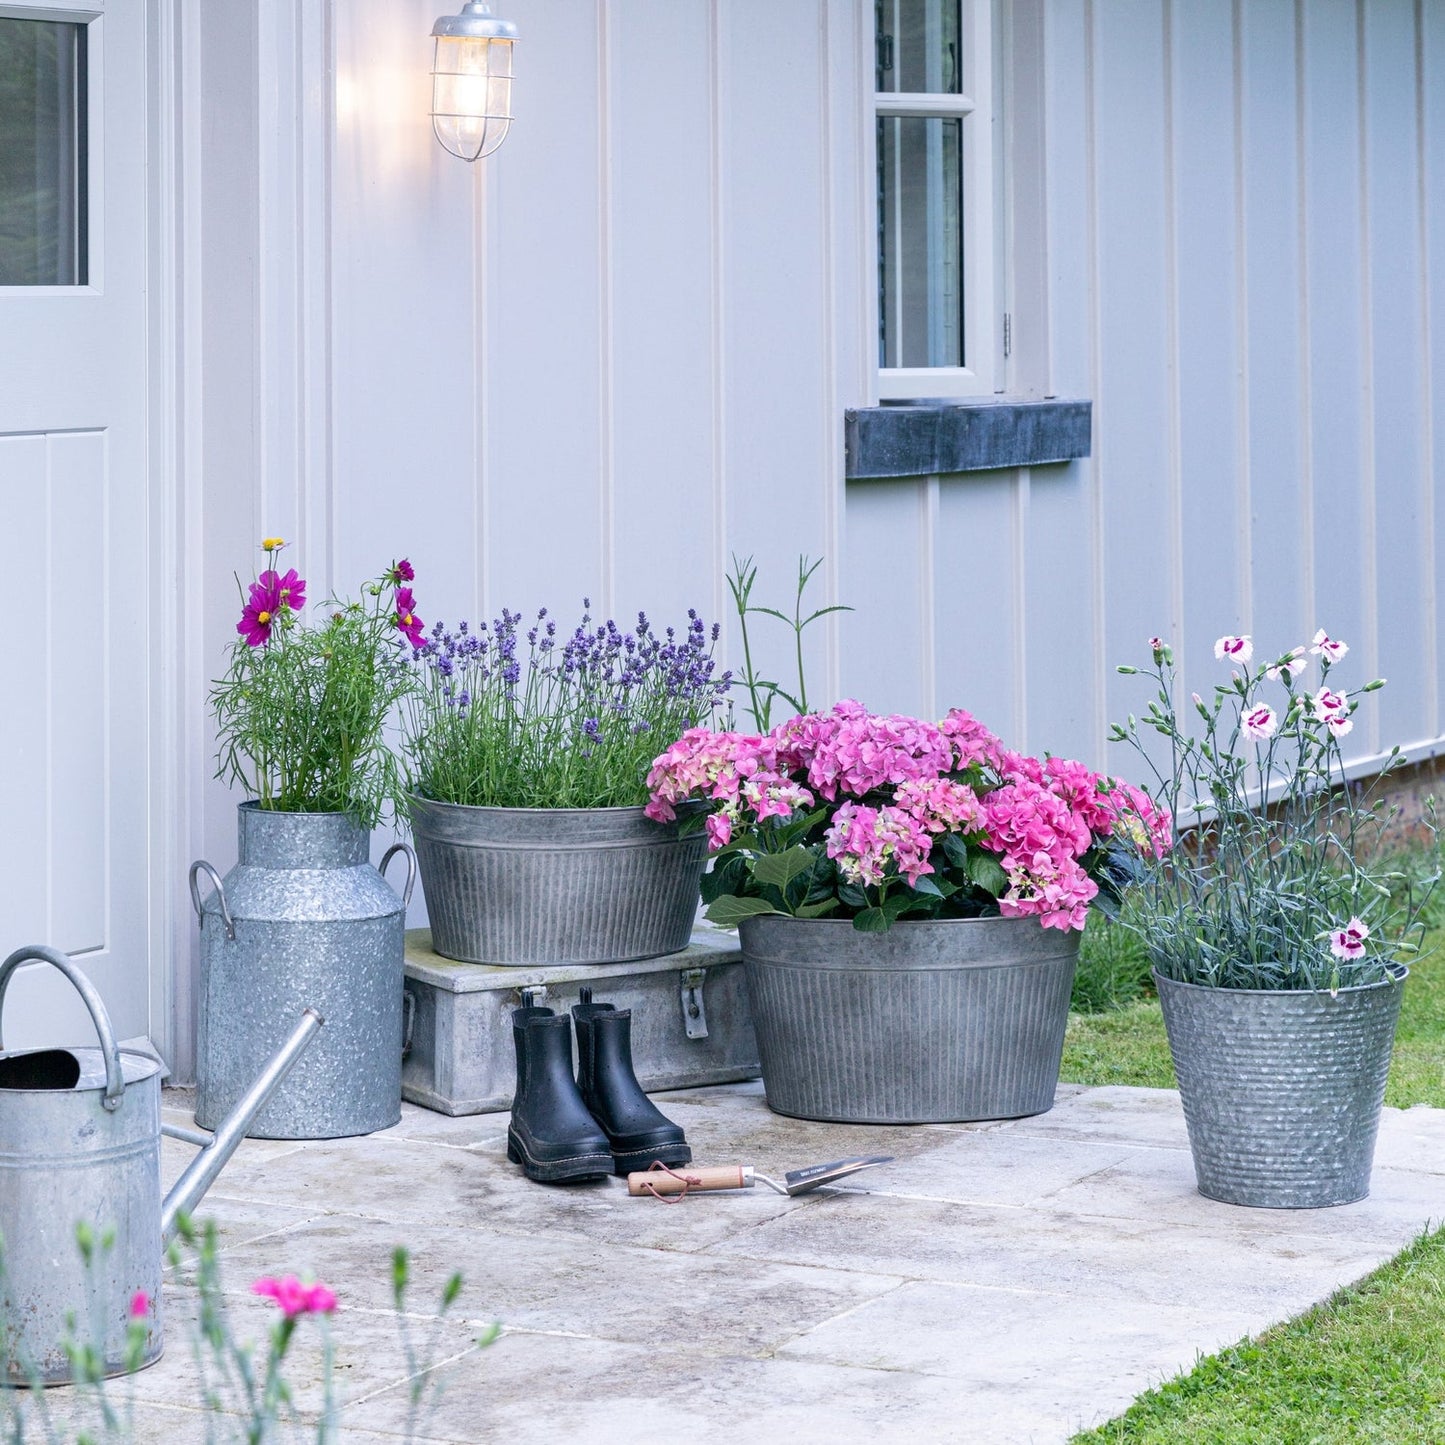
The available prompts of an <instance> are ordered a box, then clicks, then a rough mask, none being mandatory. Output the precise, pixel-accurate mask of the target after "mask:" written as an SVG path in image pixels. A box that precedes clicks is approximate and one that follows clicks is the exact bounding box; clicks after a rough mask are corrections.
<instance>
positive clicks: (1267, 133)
mask: <svg viewBox="0 0 1445 1445" xmlns="http://www.w3.org/2000/svg"><path fill="white" fill-rule="evenodd" d="M1045 19H1046V26H1045V61H1044V65H1045V76H1044V86H1043V91H1044V103H1045V106H1046V116H1045V135H1046V141H1045V145H1044V161H1045V166H1046V177H1045V193H1046V196H1047V237H1046V248H1047V258H1048V268H1049V322H1050V332H1049V336H1048V339H1047V340H1048V348H1049V354H1050V360H1051V383H1050V386H1049V391H1050V392H1052V393H1054V394H1057V395H1061V396H1082V397H1089V398H1091V399H1092V400H1093V402H1094V408H1095V410H1094V454H1093V456H1092V457H1091V458H1089V459H1087V460H1084V461H1081V462H1078V463H1074V464H1071V465H1068V466H1052V467H1039V468H1034V469H1033V470H1032V471H1021V472H997V473H981V474H974V475H971V476H960V477H944V478H931V479H926V480H923V481H916V480H899V481H895V482H882V483H866V484H854V485H852V486H850V487H849V489H848V494H847V495H848V502H847V537H848V550H847V567H846V570H845V573H844V576H843V579H842V593H843V598H844V600H845V601H847V602H850V603H852V604H854V605H855V606H856V607H858V608H859V609H860V613H859V614H858V617H857V619H856V620H854V619H850V622H849V627H851V628H852V629H854V632H853V635H854V636H862V637H866V639H867V645H866V646H864V647H862V648H859V649H858V651H857V652H856V653H850V654H849V655H848V656H846V657H845V660H844V678H845V682H846V683H847V685H848V686H849V687H851V688H852V689H854V690H856V691H858V692H860V693H863V692H865V691H867V692H868V694H869V700H870V701H872V702H873V703H874V704H875V705H886V706H895V705H896V706H899V707H906V708H915V707H918V708H922V709H923V710H925V711H929V712H936V711H939V710H941V709H943V708H945V707H947V706H949V705H951V704H962V705H964V706H967V707H970V708H972V709H973V710H975V711H976V712H978V713H979V715H980V716H981V717H983V718H984V719H985V720H986V721H988V722H989V723H990V724H991V725H993V726H994V727H996V728H998V729H999V730H1001V731H1007V732H1009V733H1011V735H1012V736H1014V737H1017V738H1021V739H1023V740H1024V742H1025V743H1026V745H1027V746H1028V747H1029V748H1031V749H1044V748H1047V749H1051V750H1054V751H1059V752H1066V753H1072V754H1075V755H1079V756H1082V757H1085V758H1087V759H1089V760H1091V761H1093V762H1096V763H1112V764H1113V766H1115V767H1116V768H1122V767H1126V766H1127V763H1128V759H1127V758H1126V757H1125V756H1122V755H1119V754H1117V753H1114V754H1111V752H1110V750H1108V749H1107V748H1106V746H1105V735H1106V731H1107V725H1108V723H1109V721H1111V720H1122V718H1123V716H1124V714H1125V713H1127V712H1129V711H1131V710H1132V711H1138V710H1139V708H1140V706H1141V703H1142V701H1143V694H1142V690H1141V688H1140V687H1139V685H1138V682H1137V680H1134V679H1128V678H1120V677H1118V676H1116V675H1115V674H1114V671H1113V669H1114V665H1115V664H1117V663H1121V662H1140V661H1144V660H1145V659H1146V657H1147V646H1146V640H1147V638H1148V637H1149V636H1150V635H1151V634H1153V633H1161V634H1163V635H1165V636H1167V637H1169V638H1170V639H1171V640H1172V641H1173V643H1174V645H1175V648H1176V651H1177V653H1178V655H1179V657H1180V659H1181V662H1182V670H1183V686H1184V689H1185V694H1186V695H1187V692H1188V691H1190V690H1194V689H1198V690H1200V691H1203V692H1206V693H1207V692H1208V691H1209V688H1210V686H1211V685H1212V684H1213V683H1214V682H1215V681H1217V680H1219V669H1218V665H1217V664H1215V662H1214V660H1213V656H1212V647H1211V644H1212V643H1213V640H1214V639H1215V638H1216V637H1217V636H1219V635H1220V634H1222V633H1225V632H1235V631H1247V632H1250V633H1252V634H1253V635H1254V636H1255V637H1256V639H1257V640H1258V642H1259V644H1260V646H1261V647H1262V648H1268V649H1274V648H1280V649H1283V648H1284V647H1286V646H1289V645H1291V644H1293V643H1295V642H1298V641H1304V640H1307V638H1308V636H1309V635H1310V634H1311V633H1312V632H1313V631H1314V629H1315V627H1317V626H1321V625H1323V626H1325V627H1327V628H1329V630H1330V631H1331V632H1332V633H1333V634H1334V635H1336V636H1340V637H1343V638H1345V639H1347V640H1348V641H1349V642H1350V644H1351V646H1352V649H1353V650H1352V653H1351V656H1350V658H1349V660H1348V665H1347V668H1346V669H1345V670H1344V675H1346V676H1348V677H1349V678H1350V679H1351V680H1352V681H1356V682H1363V681H1365V680H1366V679H1367V678H1368V677H1370V676H1375V675H1380V676H1385V677H1387V678H1388V679H1389V682H1390V685H1389V687H1388V688H1387V689H1386V690H1385V691H1384V692H1383V693H1381V694H1379V695H1378V696H1377V697H1376V698H1375V699H1374V700H1373V701H1372V702H1371V703H1370V704H1369V705H1368V706H1367V707H1366V708H1365V709H1364V712H1363V714H1362V718H1363V719H1364V721H1362V725H1361V726H1360V727H1359V728H1358V729H1357V731H1356V733H1355V735H1354V737H1353V738H1352V739H1351V742H1352V743H1353V744H1354V747H1353V749H1352V752H1353V754H1354V755H1355V756H1356V757H1358V758H1360V759H1362V760H1363V759H1366V758H1368V757H1369V756H1371V755H1374V754H1377V753H1379V752H1381V751H1383V750H1387V749H1388V748H1389V747H1390V746H1392V745H1394V744H1400V745H1402V746H1406V747H1414V748H1416V749H1417V750H1418V751H1419V752H1421V753H1428V752H1432V751H1434V744H1435V742H1436V740H1437V739H1438V738H1439V736H1440V734H1441V730H1442V722H1441V717H1440V703H1441V698H1440V688H1441V677H1440V664H1441V636H1440V599H1439V595H1438V584H1437V575H1438V561H1437V559H1438V557H1439V555H1440V523H1441V519H1440V518H1439V517H1438V516H1437V510H1438V508H1437V503H1436V496H1437V493H1438V491H1439V488H1440V485H1441V481H1442V471H1441V467H1442V461H1441V458H1440V456H1439V455H1438V452H1437V447H1436V444H1435V439H1434V427H1433V420H1432V414H1433V409H1434V407H1435V405H1436V404H1438V402H1439V399H1440V395H1441V379H1442V376H1445V361H1442V360H1441V359H1440V358H1441V347H1442V346H1445V330H1442V324H1441V323H1442V316H1445V312H1442V301H1441V296H1440V293H1441V291H1442V289H1445V281H1442V280H1441V279H1440V278H1441V277H1442V276H1445V270H1442V263H1445V100H1442V97H1445V6H1442V5H1440V4H1438V3H1435V0H1422V3H1419V4H1414V5H1412V4H1410V3H1407V0H1359V3H1354V0H1308V3H1290V0H1234V3H1230V0H1187V3H1186V0H1173V3H1169V0H1094V3H1092V4H1091V3H1085V0H1045ZM846 635H847V634H845V636H846ZM880 659H881V661H880Z"/></svg>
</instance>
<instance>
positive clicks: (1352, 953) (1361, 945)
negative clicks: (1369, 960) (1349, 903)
mask: <svg viewBox="0 0 1445 1445" xmlns="http://www.w3.org/2000/svg"><path fill="white" fill-rule="evenodd" d="M1369 936H1370V930H1369V929H1368V928H1366V927H1365V925H1364V924H1363V923H1362V922H1361V921H1360V920H1359V919H1358V918H1352V919H1350V921H1349V922H1348V923H1347V924H1345V926H1344V927H1343V928H1337V929H1336V930H1335V931H1334V932H1333V933H1332V934H1330V952H1331V953H1332V954H1334V956H1335V957H1336V958H1346V959H1355V958H1361V957H1363V956H1364V952H1365V940H1366V939H1367V938H1368V937H1369Z"/></svg>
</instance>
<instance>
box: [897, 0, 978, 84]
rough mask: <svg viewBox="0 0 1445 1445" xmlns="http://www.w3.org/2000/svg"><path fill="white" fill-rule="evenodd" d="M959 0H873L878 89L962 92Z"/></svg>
mask: <svg viewBox="0 0 1445 1445" xmlns="http://www.w3.org/2000/svg"><path fill="white" fill-rule="evenodd" d="M959 3H960V0H877V12H876V27H877V34H878V89H879V90H882V91H900V90H902V91H909V92H920V91H932V92H933V93H934V94H943V95H958V94H961V93H962V90H963V64H962V59H961V52H960V51H959V39H960V35H961V33H962V25H961V24H960V20H959Z"/></svg>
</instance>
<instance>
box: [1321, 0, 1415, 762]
mask: <svg viewBox="0 0 1445 1445" xmlns="http://www.w3.org/2000/svg"><path fill="white" fill-rule="evenodd" d="M1363 21H1364V25H1363V34H1362V39H1363V57H1362V59H1363V68H1364V85H1363V97H1364V105H1365V121H1364V154H1365V166H1364V170H1365V183H1366V191H1365V196H1364V205H1365V207H1366V210H1367V216H1368V236H1369V249H1368V253H1367V261H1368V268H1369V269H1368V272H1367V274H1366V278H1365V283H1364V284H1365V286H1366V288H1367V289H1366V293H1365V307H1366V314H1367V318H1368V325H1367V331H1366V334H1367V335H1368V337H1369V341H1370V378H1371V388H1370V413H1369V415H1370V420H1371V446H1372V456H1371V462H1370V468H1369V470H1370V474H1371V475H1372V477H1373V480H1374V488H1373V495H1374V520H1375V547H1376V554H1375V559H1374V572H1373V575H1374V586H1373V588H1372V589H1371V590H1372V592H1373V594H1374V596H1375V608H1376V612H1377V616H1378V618H1379V625H1378V644H1377V646H1378V652H1377V654H1376V657H1375V659H1374V662H1373V665H1372V666H1369V667H1368V668H1367V666H1366V664H1365V663H1364V660H1363V659H1362V660H1361V664H1360V665H1359V666H1358V667H1357V668H1351V669H1349V671H1348V673H1347V674H1346V675H1347V676H1349V677H1351V678H1352V679H1354V678H1358V680H1359V681H1364V680H1366V679H1365V674H1366V673H1367V672H1374V673H1378V674H1379V675H1382V676H1384V677H1386V678H1389V679H1392V683H1391V686H1390V687H1387V688H1386V689H1385V690H1384V691H1383V692H1382V693H1380V694H1379V695H1378V696H1377V697H1376V698H1374V699H1373V703H1374V706H1372V707H1371V708H1370V709H1369V711H1370V712H1371V713H1372V715H1373V716H1374V717H1375V718H1377V719H1378V721H1379V733H1378V735H1377V736H1376V738H1375V739H1374V740H1373V741H1374V743H1375V746H1376V747H1377V748H1378V747H1380V746H1384V747H1388V746H1389V745H1390V744H1391V743H1392V742H1399V743H1402V744H1411V743H1418V742H1420V741H1421V740H1422V739H1424V738H1426V737H1428V736H1429V735H1430V713H1431V709H1430V707H1429V706H1428V703H1427V698H1426V690H1425V687H1424V686H1423V683H1424V677H1423V676H1422V674H1423V672H1424V667H1425V659H1426V657H1427V656H1428V654H1429V651H1430V643H1431V631H1432V629H1431V628H1430V627H1429V625H1428V620H1427V619H1428V615H1429V609H1428V605H1427V600H1428V598H1429V596H1430V592H1431V590H1432V587H1433V566H1432V561H1433V555H1432V554H1433V549H1432V548H1431V547H1430V545H1429V538H1428V525H1429V521H1430V509H1429V485H1428V479H1427V473H1426V460H1425V459H1426V452H1425V433H1426V419H1425V416H1424V413H1423V409H1422V406H1421V399H1422V398H1421V391H1420V386H1419V382H1418V378H1419V376H1420V373H1421V370H1422V368H1424V365H1425V357H1424V351H1423V347H1422V344H1421V342H1422V337H1421V329H1420V320H1419V318H1420V316H1421V315H1422V313H1423V309H1424V305H1425V296H1424V291H1423V287H1422V280H1421V275H1420V264H1419V263H1420V215H1419V204H1420V181H1419V177H1418V175H1417V174H1416V169H1415V167H1416V164H1417V162H1418V158H1419V149H1418V146H1416V145H1411V144H1407V143H1406V140H1407V138H1409V139H1411V140H1413V139H1414V138H1415V136H1416V115H1417V100H1416V94H1415V59H1416V53H1417V40H1416V34H1415V15H1414V13H1413V10H1412V8H1410V7H1407V6H1404V5H1379V4H1374V5H1367V6H1366V7H1365V8H1364V11H1363ZM1342 541H1343V539H1339V540H1338V541H1337V542H1336V543H1335V545H1334V547H1333V548H1332V556H1333V559H1334V560H1336V561H1338V560H1341V553H1342V551H1343V549H1342V547H1341V546H1340V542H1342Z"/></svg>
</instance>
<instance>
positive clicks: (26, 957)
mask: <svg viewBox="0 0 1445 1445" xmlns="http://www.w3.org/2000/svg"><path fill="white" fill-rule="evenodd" d="M31 961H38V962H41V963H48V964H50V965H51V966H52V967H54V968H56V969H59V971H60V972H61V973H63V974H64V975H65V977H66V978H68V979H69V980H70V982H71V983H72V984H73V985H74V987H75V989H76V992H78V993H79V994H80V997H81V998H82V1000H84V1002H85V1006H86V1008H87V1009H88V1010H89V1011H90V1017H91V1020H92V1021H93V1022H94V1024H95V1031H96V1033H97V1034H98V1035H99V1036H100V1047H99V1048H98V1049H89V1048H87V1049H30V1050H26V1051H24V1052H15V1053H5V1052H0V1236H3V1254H0V1384H8V1385H22V1386H23V1385H29V1384H31V1383H33V1382H35V1381H37V1380H38V1381H40V1382H42V1383H44V1384H47V1385H60V1384H66V1383H68V1382H69V1381H70V1380H71V1378H72V1370H71V1364H70V1361H69V1359H68V1358H67V1357H66V1353H65V1350H64V1348H63V1344H62V1341H63V1339H64V1337H65V1335H66V1334H67V1332H68V1328H69V1327H68V1325H67V1320H66V1316H67V1315H73V1316H74V1317H75V1323H76V1328H75V1334H76V1337H77V1339H78V1340H79V1341H80V1342H82V1343H87V1342H88V1343H92V1344H94V1345H95V1346H96V1348H97V1349H99V1350H100V1352H101V1358H102V1360H103V1363H104V1369H105V1373H106V1374H107V1375H116V1374H120V1373H122V1372H123V1371H124V1370H125V1367H126V1359H125V1356H126V1332H127V1327H128V1325H129V1323H130V1310H131V1304H132V1301H133V1300H134V1299H135V1297H136V1295H137V1294H139V1293H144V1294H145V1296H146V1298H147V1300H148V1301H149V1303H150V1311H149V1313H148V1314H147V1315H146V1317H145V1323H146V1326H147V1330H148V1333H147V1336H146V1340H145V1348H144V1351H143V1354H142V1357H141V1367H142V1368H143V1367H144V1366H146V1365H149V1364H153V1363H154V1362H155V1361H156V1360H158V1359H159V1358H160V1354H161V1349H162V1347H163V1343H164V1342H163V1337H162V1328H161V1266H162V1263H163V1258H162V1256H163V1250H164V1245H165V1243H166V1241H167V1240H168V1239H169V1238H170V1236H171V1235H172V1233H173V1232H174V1229H175V1222H176V1217H177V1215H179V1214H181V1213H182V1212H188V1211H190V1210H191V1209H192V1208H193V1207H194V1206H195V1205H196V1204H197V1203H198V1202H199V1201H200V1198H201V1196H202V1195H203V1194H204V1193H205V1192H206V1190H207V1189H208V1188H209V1187H210V1186H211V1183H212V1182H213V1181H214V1179H215V1178H216V1176H217V1175H218V1174H219V1173H220V1172H221V1169H222V1167H223V1166H224V1165H225V1163H226V1161H227V1160H228V1159H229V1158H230V1157H231V1155H232V1154H233V1153H234V1152H235V1149H236V1146H237V1145H238V1144H239V1143H240V1142H241V1140H242V1139H243V1138H245V1136H246V1130H247V1128H248V1126H249V1124H250V1122H251V1120H252V1119H253V1118H254V1116H255V1115H256V1113H257V1111H258V1110H259V1109H260V1108H261V1106H262V1105H263V1104H264V1103H265V1102H266V1100H267V1098H269V1097H270V1094H271V1092H272V1090H274V1089H275V1088H276V1086H277V1085H278V1084H279V1083H280V1082H281V1080H282V1079H283V1078H285V1076H286V1074H287V1072H288V1071H289V1070H290V1068H291V1066H292V1065H293V1064H294V1063H295V1062H296V1060H297V1059H298V1058H300V1056H301V1054H302V1052H303V1051H304V1050H305V1049H306V1047H307V1045H308V1044H310V1042H311V1040H312V1039H313V1038H314V1037H315V1034H316V1031H317V1030H318V1029H319V1028H320V1027H321V1024H322V1019H321V1015H320V1014H318V1013H317V1012H316V1011H315V1010H314V1009H307V1010H306V1012H305V1013H304V1014H303V1015H302V1018H301V1022H300V1023H299V1024H298V1025H297V1027H296V1029H295V1031H294V1032H293V1033H292V1034H291V1037H290V1038H289V1039H287V1040H286V1042H285V1044H284V1045H282V1047H281V1049H280V1051H279V1052H278V1053H277V1054H276V1056H275V1057H274V1058H273V1059H272V1060H271V1062H270V1063H269V1064H267V1066H266V1068H265V1069H264V1070H263V1071H262V1073H261V1075H260V1077H259V1078H257V1080H256V1082H255V1083H254V1084H253V1085H252V1086H251V1088H250V1090H249V1091H248V1092H247V1093H246V1095H245V1097H244V1098H243V1099H241V1100H240V1101H239V1103H237V1105H236V1107H235V1109H234V1110H232V1112H231V1114H230V1116H229V1117H228V1118H227V1119H226V1121H225V1122H224V1123H223V1124H222V1125H221V1126H220V1127H219V1128H218V1129H217V1130H216V1132H215V1134H214V1135H213V1136H212V1135H208V1134H203V1133H201V1132H200V1131H199V1130H192V1129H179V1128H175V1127H173V1126H171V1125H166V1126H164V1129H163V1128H162V1125H161V1066H160V1064H159V1063H157V1062H156V1061H155V1060H154V1059H152V1058H148V1057H147V1056H146V1055H145V1054H139V1053H133V1052H131V1051H130V1050H128V1049H127V1050H122V1049H121V1048H119V1047H118V1045H117V1044H116V1040H115V1030H114V1029H113V1028H112V1027H111V1022H110V1016H109V1015H108V1014H107V1013H106V1010H105V1004H104V1003H103V1002H102V1001H101V997H100V995H99V993H97V992H96V989H95V986H94V985H93V984H92V983H91V982H90V980H89V979H88V978H86V976H85V974H84V973H82V972H81V971H80V969H79V968H77V967H76V965H75V964H74V963H73V962H72V961H71V960H70V959H69V958H67V957H66V955H65V954H63V953H61V952H59V951H58V950H56V949H53V948H45V947H42V946H40V945H32V946H30V947H27V948H18V949H16V950H15V952H14V953H12V954H11V955H10V957H9V958H7V959H6V960H5V962H4V963H3V964H0V1010H3V1007H4V1000H5V990H6V989H7V988H8V987H9V984H10V980H11V978H12V977H13V976H14V973H15V971H16V969H18V968H19V967H20V965H21V964H23V963H28V962H31ZM162 1132H164V1133H167V1134H172V1135H174V1136H176V1137H177V1138H181V1139H185V1140H188V1141H189V1142H191V1143H196V1144H201V1145H203V1146H204V1147H203V1148H202V1149H201V1152H200V1153H199V1154H197V1155H196V1157H195V1158H194V1159H193V1160H192V1161H191V1163H190V1164H189V1165H188V1166H187V1168H186V1170H185V1172H184V1173H183V1174H182V1175H181V1177H180V1178H179V1179H178V1180H177V1181H176V1184H175V1186H174V1187H173V1188H172V1189H171V1191H170V1193H169V1194H167V1195H166V1197H165V1199H164V1201H162V1199H161V1134H162ZM80 1221H85V1222H86V1223H88V1224H89V1225H90V1226H91V1228H92V1229H93V1231H94V1234H95V1237H96V1239H97V1241H99V1240H100V1239H101V1238H102V1237H103V1236H104V1235H105V1233H106V1232H107V1231H108V1230H110V1229H114V1231H115V1242H114V1244H113V1245H112V1246H111V1247H110V1248H108V1249H101V1248H99V1247H97V1248H96V1249H95V1250H94V1251H92V1258H91V1263H90V1265H89V1267H87V1265H86V1264H85V1262H84V1260H83V1259H82V1256H81V1253H80V1250H79V1249H78V1247H77V1244H76V1225H77V1223H79V1222H80Z"/></svg>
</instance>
